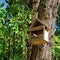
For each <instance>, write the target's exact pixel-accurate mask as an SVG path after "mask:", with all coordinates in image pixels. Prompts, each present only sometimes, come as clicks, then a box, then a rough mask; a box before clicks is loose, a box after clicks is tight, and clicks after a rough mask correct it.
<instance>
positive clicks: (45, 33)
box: [29, 19, 49, 45]
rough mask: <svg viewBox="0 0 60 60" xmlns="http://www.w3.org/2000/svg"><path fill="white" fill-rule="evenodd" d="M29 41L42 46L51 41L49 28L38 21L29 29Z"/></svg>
mask: <svg viewBox="0 0 60 60" xmlns="http://www.w3.org/2000/svg"><path fill="white" fill-rule="evenodd" d="M29 41H30V43H31V44H34V45H41V44H44V43H46V42H48V41H49V30H48V28H47V27H46V26H45V25H44V24H43V23H42V22H40V21H38V20H37V19H35V20H34V21H33V22H32V23H31V25H30V27H29Z"/></svg>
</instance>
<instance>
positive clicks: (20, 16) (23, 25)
mask: <svg viewBox="0 0 60 60" xmlns="http://www.w3.org/2000/svg"><path fill="white" fill-rule="evenodd" d="M13 1H14V0H12V1H11V0H8V2H9V6H8V7H7V9H6V10H2V9H0V60H5V59H6V60H9V59H11V60H12V59H13V60H26V54H27V50H26V49H27V48H26V41H27V37H28V34H27V31H28V26H29V23H30V20H31V13H32V11H31V9H30V8H28V6H27V5H23V4H19V3H17V2H16V1H14V2H13ZM10 2H13V3H11V4H10Z"/></svg>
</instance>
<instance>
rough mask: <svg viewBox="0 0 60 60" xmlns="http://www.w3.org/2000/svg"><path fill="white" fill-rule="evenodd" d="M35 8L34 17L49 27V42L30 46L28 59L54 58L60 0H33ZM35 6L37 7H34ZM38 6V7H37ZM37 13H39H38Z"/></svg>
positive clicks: (50, 59) (42, 59) (44, 59)
mask: <svg viewBox="0 0 60 60" xmlns="http://www.w3.org/2000/svg"><path fill="white" fill-rule="evenodd" d="M33 1H35V3H34V2H32V3H33V4H32V6H33V10H34V12H35V14H34V16H33V19H34V18H38V19H40V20H41V21H42V22H43V23H44V24H45V25H47V27H49V29H50V30H49V42H48V43H45V44H43V45H38V46H34V45H31V46H29V47H28V60H52V53H51V52H52V46H53V35H54V25H55V21H56V17H57V9H58V5H59V4H58V3H59V1H60V0H33ZM34 6H35V7H34ZM36 6H38V7H36ZM36 13H37V14H36Z"/></svg>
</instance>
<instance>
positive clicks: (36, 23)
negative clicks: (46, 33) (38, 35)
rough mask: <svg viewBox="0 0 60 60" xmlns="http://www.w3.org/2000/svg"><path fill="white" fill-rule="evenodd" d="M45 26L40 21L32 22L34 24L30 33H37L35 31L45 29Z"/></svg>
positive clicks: (30, 28)
mask: <svg viewBox="0 0 60 60" xmlns="http://www.w3.org/2000/svg"><path fill="white" fill-rule="evenodd" d="M43 26H44V24H43V23H42V22H41V21H40V20H38V19H35V20H33V21H32V23H31V25H30V27H29V31H35V30H40V29H43Z"/></svg>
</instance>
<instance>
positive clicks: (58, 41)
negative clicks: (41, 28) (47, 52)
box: [52, 35, 60, 60]
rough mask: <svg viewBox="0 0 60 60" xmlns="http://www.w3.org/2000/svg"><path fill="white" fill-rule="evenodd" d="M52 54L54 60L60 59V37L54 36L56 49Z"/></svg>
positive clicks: (54, 48)
mask: <svg viewBox="0 0 60 60" xmlns="http://www.w3.org/2000/svg"><path fill="white" fill-rule="evenodd" d="M52 53H53V60H59V59H60V35H59V36H54V47H53V50H52Z"/></svg>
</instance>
